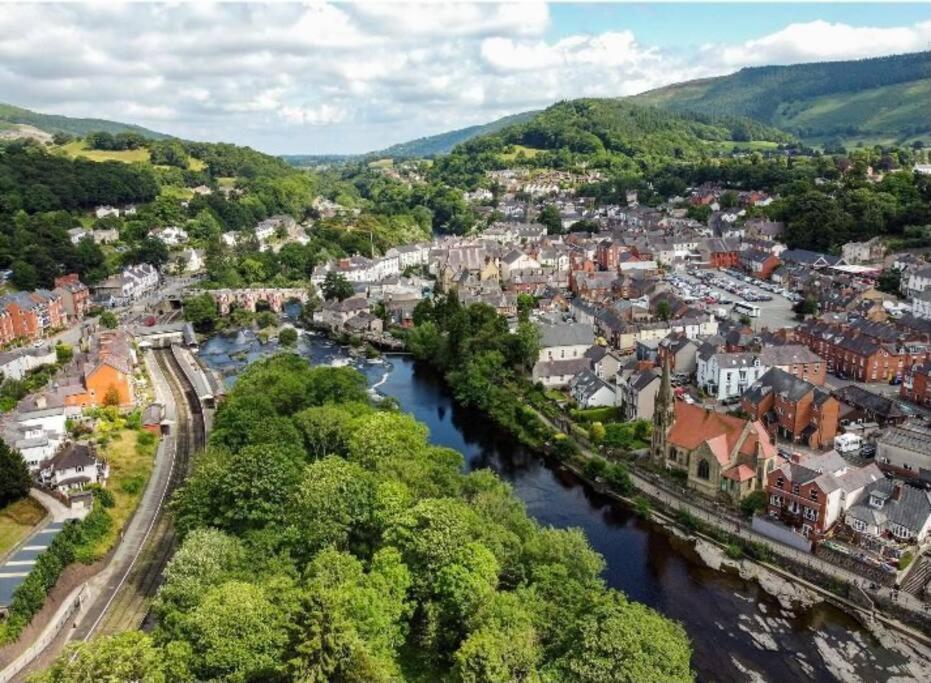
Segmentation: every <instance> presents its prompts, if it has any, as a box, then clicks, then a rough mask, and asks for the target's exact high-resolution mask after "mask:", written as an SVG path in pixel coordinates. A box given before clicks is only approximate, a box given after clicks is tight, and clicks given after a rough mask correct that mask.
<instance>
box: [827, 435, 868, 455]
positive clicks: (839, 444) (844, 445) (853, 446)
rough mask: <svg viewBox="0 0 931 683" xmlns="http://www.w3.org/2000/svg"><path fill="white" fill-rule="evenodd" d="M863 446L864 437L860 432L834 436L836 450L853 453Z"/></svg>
mask: <svg viewBox="0 0 931 683" xmlns="http://www.w3.org/2000/svg"><path fill="white" fill-rule="evenodd" d="M861 448H863V437H862V436H860V435H859V434H849V433H846V434H838V435H837V436H835V437H834V450H835V451H837V452H838V453H853V452H854V451H859V450H860V449H861Z"/></svg>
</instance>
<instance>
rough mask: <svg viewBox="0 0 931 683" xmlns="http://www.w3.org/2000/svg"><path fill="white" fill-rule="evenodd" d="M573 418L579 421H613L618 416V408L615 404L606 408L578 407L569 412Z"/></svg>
mask: <svg viewBox="0 0 931 683" xmlns="http://www.w3.org/2000/svg"><path fill="white" fill-rule="evenodd" d="M569 415H570V416H571V417H572V419H573V420H576V421H579V422H611V421H612V420H616V419H617V418H618V415H619V413H618V410H617V408H616V407H614V406H605V407H604V408H584V409H580V408H576V409H574V410H572V411H570V412H569Z"/></svg>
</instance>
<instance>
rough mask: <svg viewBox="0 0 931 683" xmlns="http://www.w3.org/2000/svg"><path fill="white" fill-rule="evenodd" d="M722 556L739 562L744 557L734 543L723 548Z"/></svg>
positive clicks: (740, 549) (741, 550)
mask: <svg viewBox="0 0 931 683" xmlns="http://www.w3.org/2000/svg"><path fill="white" fill-rule="evenodd" d="M724 554H725V555H727V556H728V557H729V558H731V559H732V560H739V559H741V558H742V557H743V556H744V551H743V548H741V547H740V546H739V545H737V544H736V543H728V544H727V546H726V547H725V548H724Z"/></svg>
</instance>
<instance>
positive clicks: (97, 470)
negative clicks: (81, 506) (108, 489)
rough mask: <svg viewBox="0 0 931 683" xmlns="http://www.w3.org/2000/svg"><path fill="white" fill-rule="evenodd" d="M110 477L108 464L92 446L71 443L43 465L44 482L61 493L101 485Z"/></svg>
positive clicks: (42, 476)
mask: <svg viewBox="0 0 931 683" xmlns="http://www.w3.org/2000/svg"><path fill="white" fill-rule="evenodd" d="M108 475H109V468H108V466H107V463H106V462H105V461H103V460H101V459H99V458H98V457H97V454H96V452H95V451H94V447H93V446H91V445H90V444H83V443H71V444H68V445H67V446H65V447H64V448H63V449H62V450H61V451H59V452H58V453H57V454H56V455H55V456H54V457H53V458H52V459H51V460H49V461H47V462H45V463H44V464H43V465H42V472H41V480H42V482H43V483H44V484H45V485H46V486H48V487H50V488H52V489H54V490H55V491H58V492H60V493H67V492H69V491H79V490H81V489H83V488H84V487H85V486H87V485H88V484H100V483H103V482H104V481H106V479H107V476H108Z"/></svg>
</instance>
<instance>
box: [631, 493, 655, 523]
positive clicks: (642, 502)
mask: <svg viewBox="0 0 931 683" xmlns="http://www.w3.org/2000/svg"><path fill="white" fill-rule="evenodd" d="M652 510H653V506H652V505H650V500H649V499H648V498H647V497H646V496H636V497H635V498H634V512H636V513H637V515H638V516H640V517H643V518H644V519H649V518H650V512H652Z"/></svg>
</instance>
